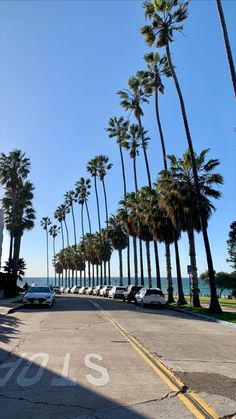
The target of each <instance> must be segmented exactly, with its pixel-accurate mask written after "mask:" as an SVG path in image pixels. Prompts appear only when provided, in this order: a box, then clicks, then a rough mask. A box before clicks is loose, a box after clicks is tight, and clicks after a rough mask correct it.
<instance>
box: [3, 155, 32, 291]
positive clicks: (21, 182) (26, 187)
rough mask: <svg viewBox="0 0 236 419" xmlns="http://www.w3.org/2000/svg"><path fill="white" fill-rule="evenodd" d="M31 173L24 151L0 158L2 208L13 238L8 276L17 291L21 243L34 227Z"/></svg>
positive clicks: (11, 238) (10, 247) (5, 221)
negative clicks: (29, 176)
mask: <svg viewBox="0 0 236 419" xmlns="http://www.w3.org/2000/svg"><path fill="white" fill-rule="evenodd" d="M29 172H30V160H29V159H28V158H27V157H26V156H25V153H23V152H22V151H21V150H13V151H11V152H9V153H8V154H5V153H1V155H0V182H1V185H2V186H3V189H4V196H3V198H2V207H3V211H4V225H5V228H6V229H7V231H8V232H9V235H10V246H9V258H8V262H7V264H8V265H7V266H8V273H9V274H10V275H11V277H12V279H13V281H12V287H13V288H16V282H17V278H18V267H19V260H20V248H21V241H22V237H23V234H24V232H25V231H29V230H31V229H32V228H33V226H34V220H35V211H34V209H33V203H32V202H33V191H34V186H33V184H32V182H30V181H29V180H28V179H27V177H28V174H29Z"/></svg>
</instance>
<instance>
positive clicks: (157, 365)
mask: <svg viewBox="0 0 236 419" xmlns="http://www.w3.org/2000/svg"><path fill="white" fill-rule="evenodd" d="M89 301H90V302H91V303H92V304H93V305H95V306H96V307H97V308H98V309H99V310H100V311H102V312H103V314H104V316H106V317H107V319H108V320H109V321H110V322H111V323H112V324H113V325H114V326H115V328H116V329H117V330H118V331H119V332H120V333H121V334H122V336H124V337H125V338H126V340H127V341H128V342H129V343H130V344H131V345H132V347H133V348H134V349H135V351H136V352H138V353H139V355H140V356H141V357H142V358H143V359H144V360H145V361H146V362H147V364H148V365H149V366H150V367H151V368H152V369H153V370H154V371H155V373H156V374H157V375H159V377H161V378H162V379H163V380H164V381H165V383H166V384H167V385H168V386H169V387H170V388H171V390H172V391H174V392H175V393H176V394H177V396H178V397H179V399H180V400H181V401H182V403H184V405H185V406H186V407H187V408H188V410H189V411H190V412H191V413H192V414H193V415H194V416H195V417H196V418H198V419H219V418H220V416H219V415H218V413H216V412H215V411H214V409H212V408H211V407H210V406H208V404H207V403H206V402H205V401H204V400H203V399H202V398H201V397H199V396H198V395H197V394H196V393H194V392H193V391H189V392H187V388H186V386H185V384H184V383H183V382H182V381H181V380H180V379H179V378H178V377H176V376H175V374H174V373H173V372H172V371H171V370H170V369H169V368H167V367H166V366H165V365H164V364H163V363H162V362H161V361H160V360H159V359H158V358H157V357H156V356H155V355H153V354H152V353H151V352H150V351H149V350H148V349H147V348H145V346H143V345H142V344H141V343H140V342H139V341H138V340H137V339H136V338H135V337H134V336H132V335H131V334H130V333H129V332H128V331H127V330H126V329H125V328H124V327H123V326H121V325H120V324H119V323H118V322H117V321H116V320H115V319H113V317H112V316H111V314H110V313H108V312H107V311H105V310H103V308H102V307H101V306H100V305H99V304H97V303H95V302H94V301H92V300H89Z"/></svg>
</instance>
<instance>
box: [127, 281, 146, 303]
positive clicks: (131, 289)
mask: <svg viewBox="0 0 236 419" xmlns="http://www.w3.org/2000/svg"><path fill="white" fill-rule="evenodd" d="M142 288H143V287H142V285H129V286H128V288H127V291H125V293H124V296H123V301H127V302H128V303H131V301H135V295H136V294H137V293H138V292H139V291H140V290H141V289H142Z"/></svg>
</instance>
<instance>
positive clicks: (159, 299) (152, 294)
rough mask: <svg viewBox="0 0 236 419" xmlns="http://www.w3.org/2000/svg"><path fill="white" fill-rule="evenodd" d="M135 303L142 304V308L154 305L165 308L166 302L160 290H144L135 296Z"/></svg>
mask: <svg viewBox="0 0 236 419" xmlns="http://www.w3.org/2000/svg"><path fill="white" fill-rule="evenodd" d="M135 303H136V304H140V305H141V307H145V306H147V305H154V306H160V307H162V308H163V307H165V304H166V300H165V296H164V294H163V292H162V291H161V290H160V289H159V288H142V289H141V290H140V291H139V292H138V293H137V294H136V295H135Z"/></svg>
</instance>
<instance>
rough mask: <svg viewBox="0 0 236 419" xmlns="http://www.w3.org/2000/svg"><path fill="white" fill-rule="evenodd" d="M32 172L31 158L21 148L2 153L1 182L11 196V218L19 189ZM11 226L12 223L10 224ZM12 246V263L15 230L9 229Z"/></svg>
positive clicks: (10, 258)
mask: <svg viewBox="0 0 236 419" xmlns="http://www.w3.org/2000/svg"><path fill="white" fill-rule="evenodd" d="M29 172H30V160H29V159H28V158H27V157H25V153H23V152H22V151H21V150H13V151H11V152H9V154H7V155H6V154H5V153H1V154H0V183H1V185H2V186H3V187H4V189H5V191H6V192H7V193H8V198H9V197H10V196H11V203H10V206H11V216H10V217H11V218H12V217H13V215H14V212H15V205H16V204H17V189H18V187H21V186H22V182H23V181H24V180H25V179H26V178H27V176H28V174H29ZM9 226H10V224H9ZM9 234H10V246H9V264H10V265H11V264H12V255H13V241H14V236H13V232H12V231H11V230H9Z"/></svg>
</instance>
